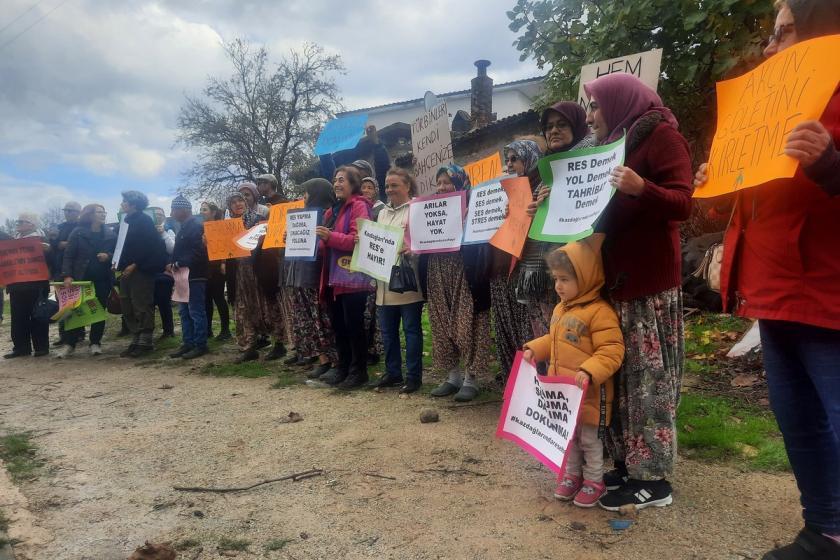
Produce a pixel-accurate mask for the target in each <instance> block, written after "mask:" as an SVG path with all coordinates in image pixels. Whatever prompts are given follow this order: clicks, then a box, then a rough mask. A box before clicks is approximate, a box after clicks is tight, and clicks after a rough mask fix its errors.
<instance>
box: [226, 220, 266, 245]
mask: <svg viewBox="0 0 840 560" xmlns="http://www.w3.org/2000/svg"><path fill="white" fill-rule="evenodd" d="M267 228H268V224H267V223H266V222H262V223H259V224H257V225H255V226H254V227H252V228H251V229H249V230H248V231H246V232H245V233H243V234H242V235H240V236H239V237H237V238H236V239H234V240H233V242H234V243H236V245H237V246H239V247H240V248H241V249H245V250H246V251H253V250H254V249H256V248H257V245H259V244H260V237H262V236H264V235H265V231H266V229H267Z"/></svg>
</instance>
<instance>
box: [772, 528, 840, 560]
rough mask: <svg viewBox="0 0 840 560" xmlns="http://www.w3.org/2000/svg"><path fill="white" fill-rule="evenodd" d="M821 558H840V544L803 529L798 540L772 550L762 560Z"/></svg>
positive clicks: (813, 559)
mask: <svg viewBox="0 0 840 560" xmlns="http://www.w3.org/2000/svg"><path fill="white" fill-rule="evenodd" d="M819 558H826V559H827V558H840V544H837V542H835V541H833V540H831V539H830V538H828V537H826V536H824V535H821V534H820V533H817V532H816V531H812V530H811V529H809V528H808V527H805V528H804V529H802V530H801V531H800V532H799V534H798V535H796V540H794V541H793V542H792V543H791V544H789V545H787V546H783V547H781V548H777V549H776V550H771V551H770V552H768V553H767V554H765V555H764V556H762V557H761V560H817V559H819Z"/></svg>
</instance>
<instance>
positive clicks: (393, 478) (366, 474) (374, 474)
mask: <svg viewBox="0 0 840 560" xmlns="http://www.w3.org/2000/svg"><path fill="white" fill-rule="evenodd" d="M362 474H364V475H365V476H373V477H376V478H384V479H386V480H397V479H396V478H395V477H393V476H387V475H384V474H379V473H375V472H366V473H362Z"/></svg>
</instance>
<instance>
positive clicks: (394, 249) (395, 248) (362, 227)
mask: <svg viewBox="0 0 840 560" xmlns="http://www.w3.org/2000/svg"><path fill="white" fill-rule="evenodd" d="M358 224H359V226H358V232H359V242H358V243H356V247H355V249H354V250H353V259H352V260H351V261H350V269H351V270H355V271H357V272H364V273H365V274H367V275H368V276H370V277H372V278H376V279H377V280H381V281H382V282H388V281H389V280H390V279H391V267H393V266H394V265H395V264H397V258H398V257H399V255H400V250H402V244H403V237H404V236H405V230H404V229H403V228H401V227H394V226H386V225H383V224H378V223H376V222H372V221H370V220H359V222H358Z"/></svg>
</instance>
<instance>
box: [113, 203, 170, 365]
mask: <svg viewBox="0 0 840 560" xmlns="http://www.w3.org/2000/svg"><path fill="white" fill-rule="evenodd" d="M122 197H123V201H122V205H121V206H120V209H121V210H122V211H123V212H124V213H125V218H124V223H123V224H121V225H120V227H121V228H122V227H128V231H127V234H126V236H125V243H124V244H123V246H122V253H120V255H119V261H118V262H117V263H116V265H117V270H118V271H121V272H122V276H121V277H120V300H121V304H122V311H123V317H124V318H125V324H126V326H127V327H128V330H129V332H130V333H131V334H132V336H133V340H132V342H131V344H130V345H129V346H128V348H126V349H125V350H124V351H123V352H122V353H121V354H120V356H122V357H129V358H137V357H139V356H142V355H143V354H146V353H148V352H151V351H152V350H154V342H153V338H152V336H153V334H154V330H155V309H154V289H155V274H157V273H159V272H162V271H163V269H164V268H165V267H166V260H167V257H166V246H165V245H164V244H163V239H161V237H160V234H159V233H158V231H157V229H156V228H155V224H154V222H153V221H152V219H151V218H150V217H149V216H147V215H146V214H144V213H143V210H145V209H146V207H147V206H149V199H148V198H146V195H144V194H143V193H141V192H138V191H125V192H124V193H122ZM119 249H120V247H119V245H118V246H117V252H119Z"/></svg>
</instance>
